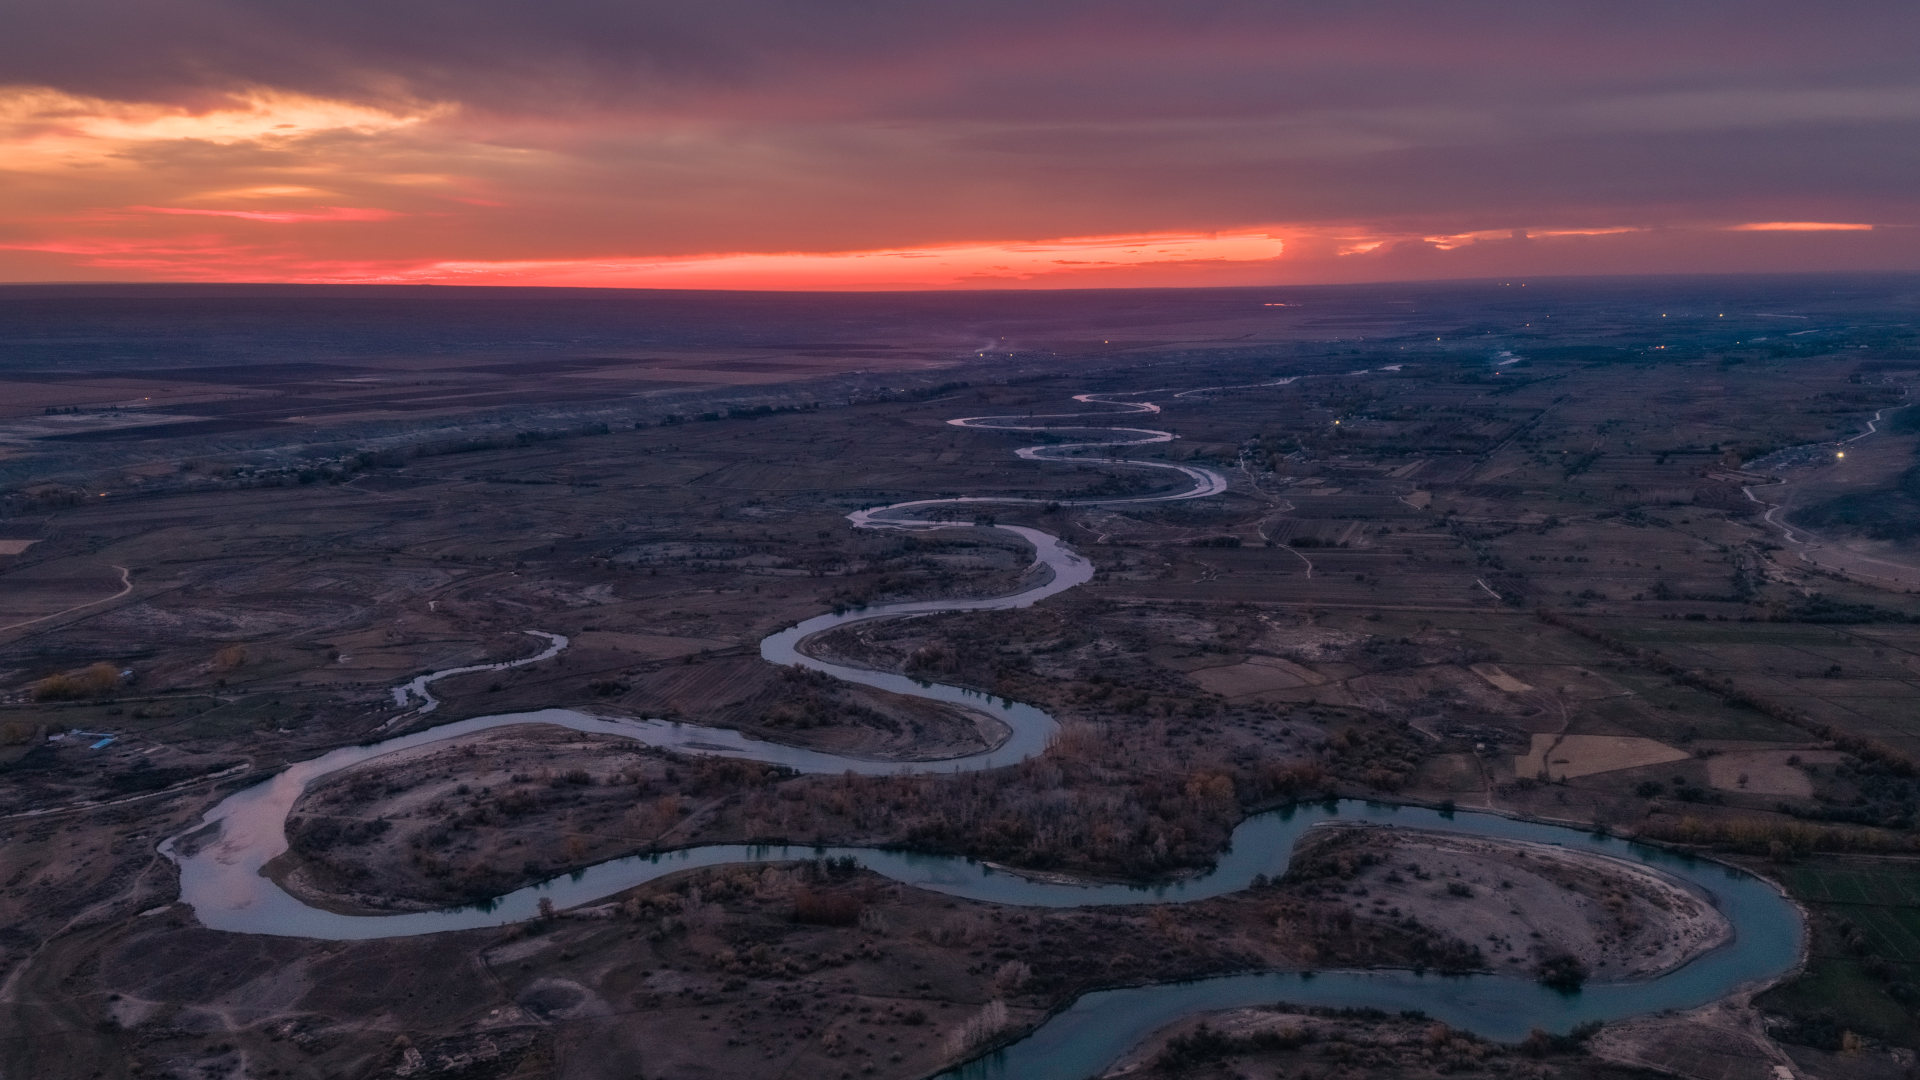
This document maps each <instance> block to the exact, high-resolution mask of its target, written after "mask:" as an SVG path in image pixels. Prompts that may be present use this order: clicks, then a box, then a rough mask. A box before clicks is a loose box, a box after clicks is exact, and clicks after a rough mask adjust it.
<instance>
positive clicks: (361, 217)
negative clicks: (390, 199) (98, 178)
mask: <svg viewBox="0 0 1920 1080" xmlns="http://www.w3.org/2000/svg"><path fill="white" fill-rule="evenodd" d="M127 209H129V210H133V211H136V212H138V213H142V214H173V215H178V216H181V217H222V218H239V219H240V220H242V221H266V222H272V223H273V224H276V225H296V224H305V223H307V222H314V221H390V220H392V219H394V218H397V217H402V216H404V215H402V214H399V213H397V212H395V211H392V210H381V209H379V208H377V207H372V206H321V207H316V208H314V209H312V210H199V209H192V208H189V207H184V206H129V207H127Z"/></svg>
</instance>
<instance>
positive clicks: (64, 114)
mask: <svg viewBox="0 0 1920 1080" xmlns="http://www.w3.org/2000/svg"><path fill="white" fill-rule="evenodd" d="M449 111H450V110H449V109H448V108H447V107H445V106H423V107H421V108H419V109H416V110H413V111H409V112H394V111H391V110H387V109H379V108H374V107H371V106H366V105H356V104H352V103H349V102H343V101H328V100H326V99H324V98H316V97H310V96H307V95H303V94H290V93H282V92H279V91H270V90H253V91H248V92H245V93H241V94H237V95H234V96H232V97H229V98H228V99H226V100H225V101H224V102H223V103H222V104H221V105H220V106H219V107H216V108H209V109H199V110H195V109H189V108H186V107H184V106H179V105H167V104H157V103H149V102H134V101H112V100H108V99H105V98H94V97H83V96H80V95H76V94H68V93H64V92H62V91H59V90H53V89H49V88H47V87H36V86H4V87H0V170H5V171H11V172H20V171H39V170H44V169H48V168H55V167H61V166H67V167H72V166H94V167H97V166H100V165H103V164H113V163H118V164H121V165H123V166H125V165H131V164H132V162H131V161H130V160H129V159H128V158H127V152H128V151H129V150H130V149H132V148H135V147H138V146H140V145H143V144H154V143H167V142H181V141H194V142H201V143H208V144H212V145H216V146H237V145H242V144H260V145H266V146H282V147H284V146H286V145H288V144H291V143H294V142H296V141H298V140H301V139H304V138H308V137H311V136H315V135H326V134H337V133H348V134H356V135H378V134H384V133H388V132H393V131H397V130H399V129H401V128H407V127H412V126H414V125H417V124H420V123H422V122H424V121H426V120H429V119H432V118H434V117H436V116H441V115H445V114H446V113H448V112H449Z"/></svg>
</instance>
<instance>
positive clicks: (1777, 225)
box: [1727, 221, 1873, 232]
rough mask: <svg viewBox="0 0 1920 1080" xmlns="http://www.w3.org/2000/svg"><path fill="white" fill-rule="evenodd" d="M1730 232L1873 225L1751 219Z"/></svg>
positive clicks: (1844, 229)
mask: <svg viewBox="0 0 1920 1080" xmlns="http://www.w3.org/2000/svg"><path fill="white" fill-rule="evenodd" d="M1727 231H1729V232H1872V231H1873V226H1871V225H1859V224H1852V223H1848V222H1842V221H1751V222H1748V223H1747V224H1745V225H1734V226H1730V227H1729V228H1728V230H1727Z"/></svg>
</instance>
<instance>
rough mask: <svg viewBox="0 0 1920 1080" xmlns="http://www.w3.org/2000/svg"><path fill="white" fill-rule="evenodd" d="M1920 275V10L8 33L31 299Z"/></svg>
mask: <svg viewBox="0 0 1920 1080" xmlns="http://www.w3.org/2000/svg"><path fill="white" fill-rule="evenodd" d="M1875 269H1920V4H1915V3H1913V2H1911V0H1904V2H1887V3H1877V2H1875V3H1863V2H1839V3H1828V4H1816V3H1807V2H1805V0H1795V2H1792V3H1783V2H1775V0H1740V2H1729V3H1722V2H1715V0H1660V2H1643V0H1613V2H1608V3H1598V2H1586V3H1563V2H1557V0H1535V2H1529V3H1521V2H1514V3H1487V2H1479V0H1448V2H1440V0H1425V2H1418V3H1394V2H1367V0H1356V2H1348V3H1327V2H1324V0H1316V2H1263V3H1255V2H1244V3H1210V2H1205V0H1182V2H1158V3H1133V2H1126V0H1105V2H1088V3H1079V2H1051V0H1007V2H1001V0H956V2H949V3H934V2H928V0H891V2H881V0H868V2H834V0H816V2H809V3H797V2H791V0H789V2H785V3H774V2H770V0H699V2H697V3H674V4H668V3H660V2H652V0H545V2H541V3H534V2H531V0H519V2H506V0H460V2H453V0H412V2H410V0H398V2H396V0H383V2H378V3H376V2H372V0H326V2H318V0H298V2H296V0H169V2H167V3H157V2H149V0H10V2H9V3H8V5H7V12H6V15H5V17H4V32H0V281H158V280H164V281H294V282H409V283H425V282H438V283H448V284H457V283H485V284H550V285H631V286H647V287H656V286H657V287H689V288H833V289H848V288H924V287H993V288H999V287H1086V286H1106V285H1128V286H1145V285H1242V284H1262V283H1291V282H1332V281H1359V280H1380V279H1397V278H1443V277H1484V276H1501V275H1523V274H1612V273H1635V272H1701V271H1714V272H1717V271H1792V270H1875Z"/></svg>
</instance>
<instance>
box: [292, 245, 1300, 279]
mask: <svg viewBox="0 0 1920 1080" xmlns="http://www.w3.org/2000/svg"><path fill="white" fill-rule="evenodd" d="M1285 250H1286V242H1285V241H1284V240H1282V239H1281V238H1280V237H1278V236H1275V235H1273V234H1271V233H1267V232H1243V233H1218V234H1209V233H1156V234H1147V235H1140V236H1087V237H1067V238H1063V239H1057V240H1046V241H1038V242H1018V243H999V244H951V245H940V246H930V247H921V248H897V249H890V250H880V251H846V252H821V253H813V252H787V253H749V252H738V253H729V254H716V255H693V256H684V257H678V258H668V259H645V258H640V259H526V260H506V261H445V262H434V263H428V264H425V265H421V266H415V267H410V268H406V269H402V270H396V271H393V272H390V273H388V274H385V275H382V276H381V277H380V278H378V280H380V281H384V282H408V283H429V282H430V283H437V284H456V283H457V284H467V285H481V284H485V285H579V286H600V287H620V288H664V289H792V288H805V289H898V288H940V287H951V286H964V285H996V284H997V285H1011V284H1026V285H1031V284H1044V283H1046V282H1047V281H1048V279H1050V278H1051V279H1056V280H1058V281H1059V282H1060V283H1063V284H1072V285H1084V284H1087V283H1088V282H1087V280H1086V279H1088V278H1090V277H1094V278H1097V277H1101V276H1108V275H1111V276H1114V277H1123V278H1125V277H1134V276H1136V274H1135V272H1138V271H1148V270H1154V269H1159V268H1171V267H1182V268H1192V267H1195V266H1196V265H1200V264H1248V263H1259V262H1266V261H1270V260H1274V259H1278V258H1280V256H1281V254H1282V253H1283V252H1285ZM1068 279H1071V280H1068ZM323 280H324V279H323ZM353 280H366V279H365V278H361V277H357V276H356V277H354V278H353Z"/></svg>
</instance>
